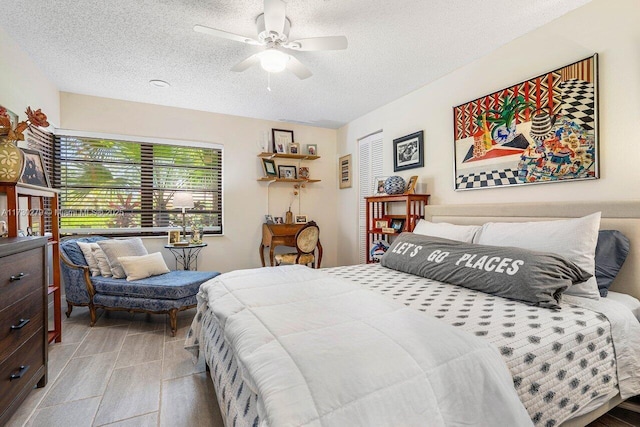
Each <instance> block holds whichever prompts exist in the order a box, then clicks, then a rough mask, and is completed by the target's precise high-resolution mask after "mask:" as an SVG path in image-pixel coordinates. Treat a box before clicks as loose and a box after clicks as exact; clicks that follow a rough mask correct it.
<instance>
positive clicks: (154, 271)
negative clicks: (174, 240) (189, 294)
mask: <svg viewBox="0 0 640 427" xmlns="http://www.w3.org/2000/svg"><path fill="white" fill-rule="evenodd" d="M118 261H120V265H122V268H123V269H124V271H125V273H127V281H129V282H131V281H132V280H139V279H144V278H145V277H150V276H157V275H158V274H164V273H168V272H169V269H168V268H167V264H166V263H165V262H164V258H162V254H161V253H160V252H154V253H152V254H149V255H141V256H121V257H118Z"/></svg>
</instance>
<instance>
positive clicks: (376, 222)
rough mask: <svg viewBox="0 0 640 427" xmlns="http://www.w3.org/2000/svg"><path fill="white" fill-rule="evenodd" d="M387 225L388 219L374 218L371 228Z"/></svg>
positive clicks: (380, 227) (385, 226)
mask: <svg viewBox="0 0 640 427" xmlns="http://www.w3.org/2000/svg"><path fill="white" fill-rule="evenodd" d="M387 227H389V221H388V220H386V219H384V218H374V219H373V228H379V229H382V228H387Z"/></svg>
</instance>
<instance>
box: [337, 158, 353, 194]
mask: <svg viewBox="0 0 640 427" xmlns="http://www.w3.org/2000/svg"><path fill="white" fill-rule="evenodd" d="M338 173H339V176H338V180H339V182H340V189H343V188H351V173H352V172H351V154H347V155H346V156H342V157H340V160H338Z"/></svg>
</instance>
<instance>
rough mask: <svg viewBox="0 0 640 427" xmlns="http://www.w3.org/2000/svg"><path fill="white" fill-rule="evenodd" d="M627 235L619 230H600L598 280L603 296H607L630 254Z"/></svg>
mask: <svg viewBox="0 0 640 427" xmlns="http://www.w3.org/2000/svg"><path fill="white" fill-rule="evenodd" d="M629 248H630V242H629V239H627V236H625V235H624V234H622V233H621V232H619V231H617V230H600V232H599V233H598V245H597V246H596V281H597V282H598V290H599V291H600V296H601V297H606V296H607V294H608V293H609V287H610V286H611V284H612V283H613V279H615V278H616V276H617V275H618V272H619V271H620V269H621V268H622V264H624V261H625V260H626V259H627V255H628V254H629Z"/></svg>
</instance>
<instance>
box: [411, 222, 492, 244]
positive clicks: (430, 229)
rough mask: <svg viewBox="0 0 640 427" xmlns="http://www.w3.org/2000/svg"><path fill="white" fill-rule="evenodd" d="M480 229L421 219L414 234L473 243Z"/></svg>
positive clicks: (473, 226)
mask: <svg viewBox="0 0 640 427" xmlns="http://www.w3.org/2000/svg"><path fill="white" fill-rule="evenodd" d="M480 228H481V227H480V226H479V225H455V224H449V223H446V222H429V221H427V220H424V219H421V220H420V221H418V223H417V224H416V227H415V228H414V229H413V232H414V233H415V234H422V235H423V236H433V237H441V238H443V239H449V240H457V241H459V242H465V243H472V242H473V237H474V236H475V235H476V233H477V232H478V231H479V230H480Z"/></svg>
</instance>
